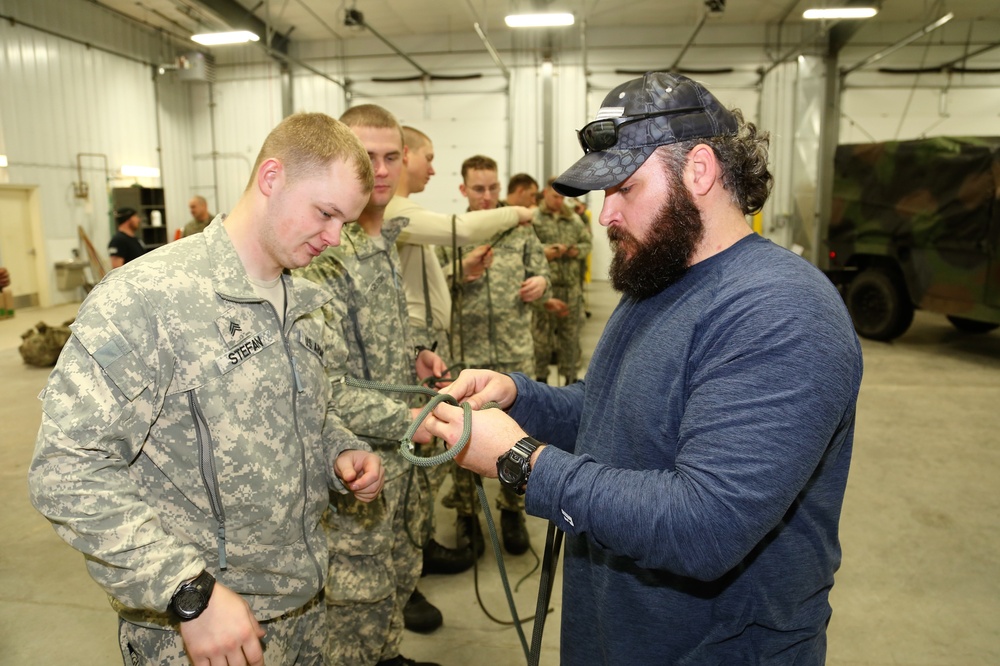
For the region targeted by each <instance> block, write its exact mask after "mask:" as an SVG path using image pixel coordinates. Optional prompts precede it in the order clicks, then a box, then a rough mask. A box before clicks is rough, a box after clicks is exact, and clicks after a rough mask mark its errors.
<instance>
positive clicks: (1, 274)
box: [0, 268, 10, 289]
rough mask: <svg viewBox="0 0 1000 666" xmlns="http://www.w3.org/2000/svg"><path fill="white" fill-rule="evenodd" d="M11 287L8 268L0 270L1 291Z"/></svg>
mask: <svg viewBox="0 0 1000 666" xmlns="http://www.w3.org/2000/svg"><path fill="white" fill-rule="evenodd" d="M9 286H10V273H9V272H7V269H6V268H0V289H4V288H6V287H9Z"/></svg>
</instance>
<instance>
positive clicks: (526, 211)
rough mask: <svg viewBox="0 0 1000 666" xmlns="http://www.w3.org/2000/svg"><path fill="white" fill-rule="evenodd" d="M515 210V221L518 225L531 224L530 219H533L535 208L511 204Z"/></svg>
mask: <svg viewBox="0 0 1000 666" xmlns="http://www.w3.org/2000/svg"><path fill="white" fill-rule="evenodd" d="M511 208H513V209H514V210H515V211H517V223H518V224H520V225H522V226H523V225H527V224H531V221H532V220H533V219H535V210H534V209H533V208H526V207H524V206H511Z"/></svg>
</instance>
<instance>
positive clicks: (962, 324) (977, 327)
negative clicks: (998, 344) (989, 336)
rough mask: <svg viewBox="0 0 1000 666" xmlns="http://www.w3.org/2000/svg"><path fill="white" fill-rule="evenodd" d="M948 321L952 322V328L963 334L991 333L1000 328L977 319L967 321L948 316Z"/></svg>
mask: <svg viewBox="0 0 1000 666" xmlns="http://www.w3.org/2000/svg"><path fill="white" fill-rule="evenodd" d="M948 321H950V322H951V325H952V326H954V327H955V328H957V329H958V330H960V331H962V333H975V334H980V333H989V332H990V331H992V330H994V329H996V328H997V327H998V326H1000V324H993V323H991V322H988V321H976V320H975V319H966V318H965V317H955V316H952V315H948Z"/></svg>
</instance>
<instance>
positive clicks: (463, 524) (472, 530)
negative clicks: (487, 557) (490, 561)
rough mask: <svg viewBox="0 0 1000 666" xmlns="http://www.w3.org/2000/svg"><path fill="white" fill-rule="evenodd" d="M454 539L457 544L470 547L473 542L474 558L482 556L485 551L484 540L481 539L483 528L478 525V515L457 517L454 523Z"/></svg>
mask: <svg viewBox="0 0 1000 666" xmlns="http://www.w3.org/2000/svg"><path fill="white" fill-rule="evenodd" d="M455 541H456V543H457V544H458V546H459V547H460V548H461V547H466V548H470V549H471V548H472V546H473V544H474V545H475V549H476V559H479V558H480V557H482V556H483V553H485V552H486V540H485V539H483V528H482V527H480V525H479V517H478V516H462V515H460V516H459V517H458V521H457V522H456V523H455Z"/></svg>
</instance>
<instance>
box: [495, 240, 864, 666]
mask: <svg viewBox="0 0 1000 666" xmlns="http://www.w3.org/2000/svg"><path fill="white" fill-rule="evenodd" d="M861 370H862V363H861V350H860V345H859V344H858V340H857V337H856V336H855V334H854V330H853V327H852V325H851V322H850V318H849V316H848V315H847V312H846V310H845V308H844V306H843V303H842V301H841V299H840V297H839V295H838V294H837V292H836V290H835V289H834V288H833V287H832V285H831V284H830V283H829V281H828V280H827V279H826V278H825V277H824V276H823V275H822V273H820V272H819V271H817V270H816V269H815V268H814V267H812V266H810V265H809V264H808V263H806V262H805V261H803V260H802V259H801V258H799V257H797V256H795V255H793V254H792V253H790V252H787V251H786V250H783V249H781V248H779V247H777V246H775V245H773V244H772V243H770V242H769V241H767V240H765V239H763V238H760V237H759V236H748V237H747V238H745V239H743V240H742V241H740V242H739V243H737V244H735V245H734V246H732V247H731V248H729V249H727V250H726V251H724V252H722V253H720V254H718V255H715V256H713V257H711V258H709V259H708V260H705V261H703V262H700V263H698V264H696V265H694V266H693V267H692V268H691V269H690V270H689V271H688V272H687V273H686V274H685V275H684V277H683V278H681V279H680V280H679V281H678V282H677V283H675V284H674V285H672V286H671V287H669V288H667V289H666V290H664V291H663V292H661V293H660V294H658V295H656V296H654V297H652V298H649V299H646V300H642V301H636V300H632V299H629V298H624V299H623V300H622V301H621V303H620V304H619V305H618V307H617V308H616V310H615V312H614V313H613V315H612V317H611V319H610V321H609V322H608V325H607V328H606V329H605V331H604V334H603V336H602V338H601V341H600V342H599V344H598V346H597V348H596V350H595V352H594V357H593V359H592V360H591V363H590V367H589V368H588V370H587V381H586V383H584V384H577V385H573V386H569V387H565V388H562V389H555V388H551V387H547V386H545V385H541V384H536V383H534V382H532V381H530V380H529V379H528V378H527V377H524V376H515V382H516V384H517V388H518V398H517V400H516V402H515V404H514V405H513V407H512V408H511V410H510V414H511V416H513V417H514V418H515V419H517V420H518V422H520V423H521V424H522V426H523V427H524V428H525V429H526V430H527V431H528V432H529V433H530V434H532V435H533V436H534V437H536V438H538V439H541V440H542V441H545V442H547V443H550V444H553V445H554V446H550V447H548V448H547V449H545V450H544V451H542V453H541V454H540V455H539V456H538V459H537V461H536V464H535V467H534V469H533V471H532V475H531V478H530V480H529V483H528V492H527V497H526V502H527V504H526V506H527V510H528V512H529V513H531V514H533V515H537V516H541V517H544V518H547V519H549V520H551V521H553V522H554V523H555V524H556V525H557V526H558V527H559V528H561V529H563V530H564V531H565V532H566V533H567V535H568V539H567V548H566V562H565V565H564V590H563V608H564V609H565V610H564V614H563V619H562V648H561V649H562V660H563V663H566V664H594V663H606V664H625V663H628V664H652V663H659V664H664V663H669V664H698V665H702V664H727V665H728V664H765V663H776V664H777V663H780V664H821V663H823V661H824V657H825V650H826V639H825V631H826V624H827V622H828V621H829V617H830V606H829V603H828V601H827V599H828V594H829V590H830V587H831V586H832V585H833V574H834V571H836V569H837V568H838V567H839V564H840V544H839V540H838V536H837V533H838V521H839V518H840V510H841V506H842V502H843V494H844V488H845V485H846V482H847V472H848V467H849V464H850V457H851V447H852V442H853V431H854V415H855V405H856V400H857V393H858V388H859V386H860V382H861Z"/></svg>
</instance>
